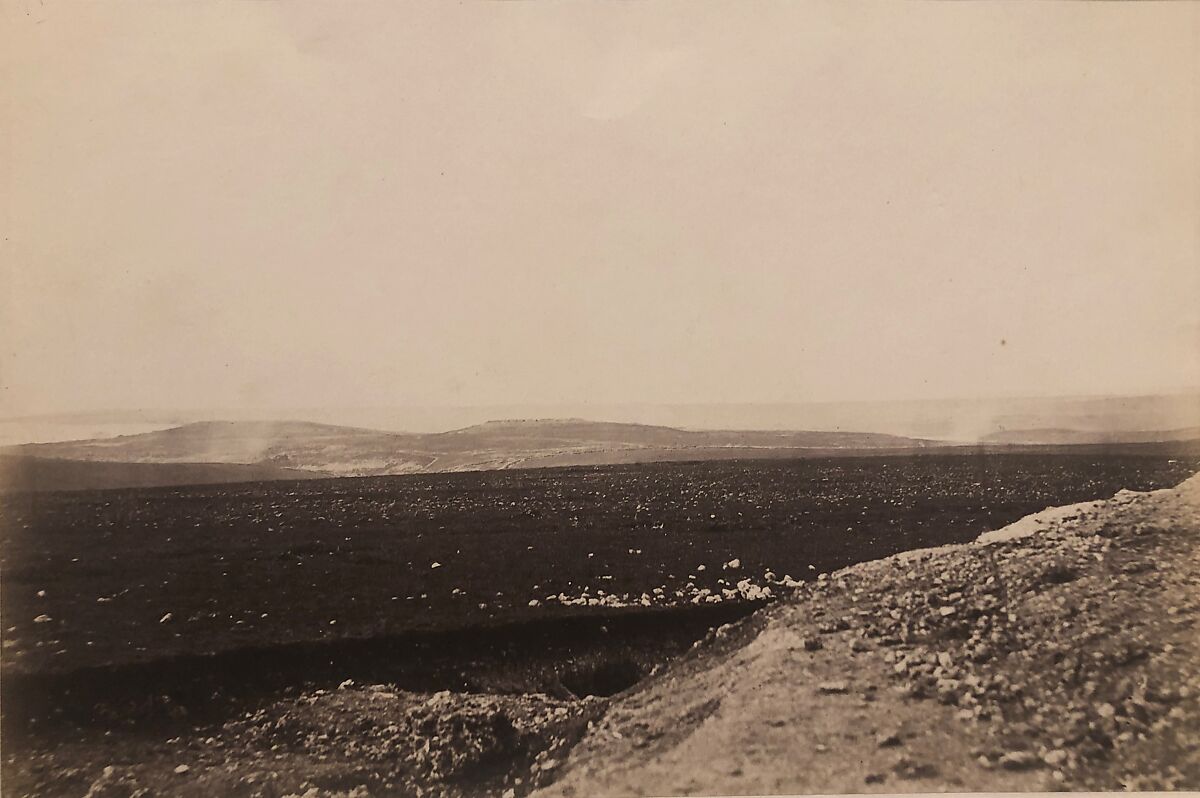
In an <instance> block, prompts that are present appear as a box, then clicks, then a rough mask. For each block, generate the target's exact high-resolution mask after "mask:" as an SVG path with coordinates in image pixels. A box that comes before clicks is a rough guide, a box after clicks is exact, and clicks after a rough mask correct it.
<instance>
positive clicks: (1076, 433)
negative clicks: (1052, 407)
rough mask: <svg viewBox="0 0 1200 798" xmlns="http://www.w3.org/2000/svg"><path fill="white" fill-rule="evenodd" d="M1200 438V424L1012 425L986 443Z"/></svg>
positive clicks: (1074, 443) (1104, 441)
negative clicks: (1148, 426) (1144, 427)
mask: <svg viewBox="0 0 1200 798" xmlns="http://www.w3.org/2000/svg"><path fill="white" fill-rule="evenodd" d="M1195 440H1200V427H1185V428H1183V429H1170V430H1111V431H1096V430H1081V429H1060V428H1049V429H1012V430H1003V431H1001V432H995V433H992V434H991V435H987V436H985V437H984V438H983V440H982V443H985V444H1005V445H1018V444H1034V445H1071V446H1074V445H1083V444H1096V443H1176V442H1180V441H1195Z"/></svg>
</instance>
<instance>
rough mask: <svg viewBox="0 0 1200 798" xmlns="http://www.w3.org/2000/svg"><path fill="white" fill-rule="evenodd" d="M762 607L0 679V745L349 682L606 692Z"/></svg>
mask: <svg viewBox="0 0 1200 798" xmlns="http://www.w3.org/2000/svg"><path fill="white" fill-rule="evenodd" d="M761 606H763V604H762V603H761V602H741V603H733V602H727V603H723V604H720V605H707V606H688V607H678V608H665V609H663V608H654V609H641V608H636V609H635V608H628V609H623V610H614V611H609V612H604V613H597V612H591V613H587V614H581V615H579V616H574V617H560V618H551V619H539V620H534V621H525V622H515V623H507V624H503V625H497V626H491V627H468V628H461V629H450V630H442V631H436V632H429V631H422V632H410V633H405V634H400V635H395V636H388V637H377V638H370V639H348V640H338V641H325V642H320V643H304V644H289V645H283V646H272V647H262V648H254V647H250V648H243V649H237V650H231V651H226V652H222V653H218V654H212V655H207V656H181V657H173V658H167V659H161V660H153V661H148V662H139V663H132V664H124V665H119V666H106V667H93V668H86V669H79V670H75V671H68V672H63V673H29V674H11V673H10V674H8V675H6V676H5V678H4V679H3V682H2V683H0V703H2V704H3V706H4V710H5V711H4V713H3V719H2V723H3V726H2V727H0V731H2V733H3V737H4V744H5V746H9V745H15V746H16V747H18V748H20V747H22V744H23V743H29V744H31V745H45V744H53V743H54V742H56V741H57V740H62V739H71V738H74V737H76V736H78V735H79V734H81V733H86V732H101V733H103V732H109V733H119V734H148V735H161V734H164V733H166V734H169V733H171V731H172V730H173V729H184V728H195V727H196V726H198V725H205V724H213V723H221V722H223V721H224V720H227V719H228V718H230V717H232V716H234V715H235V714H236V713H239V712H242V711H245V710H246V709H249V708H253V707H255V706H258V705H261V704H264V703H267V702H270V701H272V700H277V699H278V698H280V697H284V696H288V695H295V694H298V693H299V692H301V691H306V690H314V689H330V688H334V687H336V686H337V685H338V684H340V683H342V682H343V681H345V680H347V679H349V680H352V681H354V682H356V683H359V684H376V683H378V684H390V685H393V686H395V687H397V688H399V689H403V690H411V691H414V692H436V691H440V690H449V691H452V692H473V693H499V694H519V693H546V694H549V695H551V696H554V697H557V698H561V699H567V700H574V699H581V698H584V697H587V696H599V697H608V696H612V695H615V694H617V693H619V692H621V691H623V690H626V689H628V688H630V687H633V686H634V685H636V684H637V683H638V682H639V681H641V680H642V679H643V678H644V677H645V676H646V675H647V674H649V673H650V671H651V670H652V669H653V668H654V667H655V666H657V665H661V664H663V663H665V662H667V661H669V660H670V659H672V658H673V657H675V656H677V655H678V654H680V653H682V652H684V651H686V650H687V649H688V648H690V647H691V645H692V644H693V643H694V642H695V641H697V640H699V639H701V638H702V637H704V636H705V634H706V633H707V632H708V631H709V630H711V629H713V628H715V627H717V626H720V625H723V624H726V623H730V622H733V621H737V620H740V619H741V618H744V617H746V616H748V615H749V614H751V613H752V612H753V611H755V610H756V609H758V608H760V607H761Z"/></svg>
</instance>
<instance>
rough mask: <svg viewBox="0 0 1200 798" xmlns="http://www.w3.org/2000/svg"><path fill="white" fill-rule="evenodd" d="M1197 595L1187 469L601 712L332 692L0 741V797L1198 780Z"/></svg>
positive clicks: (801, 624)
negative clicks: (21, 745)
mask: <svg viewBox="0 0 1200 798" xmlns="http://www.w3.org/2000/svg"><path fill="white" fill-rule="evenodd" d="M1198 587H1200V476H1197V477H1193V478H1192V479H1190V480H1189V481H1187V482H1185V483H1184V484H1183V485H1181V486H1180V487H1179V488H1176V489H1173V490H1165V491H1157V492H1154V493H1146V494H1135V493H1129V492H1122V493H1120V494H1118V495H1117V496H1116V497H1115V498H1113V499H1111V500H1108V501H1099V502H1089V503H1086V504H1081V505H1073V506H1071V507H1066V508H1057V509H1054V510H1051V511H1047V512H1045V513H1041V514H1039V515H1037V516H1031V517H1028V518H1026V519H1023V520H1022V521H1019V522H1017V523H1016V524H1014V525H1012V526H1010V527H1006V528H1005V529H1003V530H1000V531H997V532H993V533H987V534H985V535H984V536H983V537H982V538H981V539H980V540H979V541H978V542H976V543H973V544H968V545H962V546H947V547H942V548H939V549H930V550H924V551H916V552H908V553H905V554H901V555H896V556H894V557H890V558H888V559H885V560H879V561H875V562H869V563H863V564H861V565H857V566H853V567H850V568H847V569H844V570H842V571H838V572H835V573H833V574H828V575H823V576H822V577H821V578H820V579H818V580H817V581H816V582H812V583H807V584H799V585H798V586H795V587H793V588H792V589H791V590H790V593H791V598H790V600H786V601H780V602H778V603H776V604H775V605H773V606H771V607H769V608H768V609H766V610H763V611H760V612H758V613H756V614H754V615H753V616H751V617H749V618H747V619H746V620H744V621H741V622H738V623H734V624H730V625H727V626H724V627H721V628H719V629H716V630H713V632H711V633H710V634H709V636H708V637H707V638H705V639H704V640H702V641H700V642H699V643H698V644H697V645H696V646H695V647H694V648H693V649H692V651H691V652H689V653H688V654H686V655H684V656H683V657H681V658H679V659H677V660H675V661H673V662H672V663H670V664H669V665H667V666H664V667H661V668H659V669H658V670H657V672H655V673H654V674H652V675H651V676H650V677H648V678H646V679H645V680H643V681H642V682H640V683H639V684H637V685H635V686H634V687H633V688H630V689H629V690H626V691H625V692H623V693H621V694H619V695H617V696H615V697H614V698H612V699H597V698H588V699H582V700H579V699H575V698H574V697H573V696H571V695H563V696H558V697H550V696H546V695H531V694H526V695H481V694H451V693H446V692H442V693H432V694H431V693H414V692H406V691H403V690H399V689H397V688H396V687H394V686H390V685H367V686H363V685H357V684H353V683H345V684H343V685H342V686H341V687H340V688H338V689H336V690H327V691H326V690H308V691H304V692H301V693H299V694H292V695H289V696H285V697H283V698H279V699H277V700H272V701H271V702H269V703H266V704H264V705H263V706H260V707H257V708H254V709H252V710H250V711H247V712H244V713H242V714H240V715H239V716H237V717H234V718H233V719H230V720H227V721H225V722H222V723H220V724H217V725H211V726H207V727H203V726H197V727H195V728H192V729H191V732H190V733H186V734H180V735H178V736H172V737H166V738H165V739H164V737H163V736H158V737H156V736H155V735H154V734H153V733H147V734H144V735H141V736H139V737H136V738H131V737H123V738H121V739H116V738H109V737H100V736H98V735H94V736H86V735H85V736H82V737H80V739H79V740H77V741H73V742H67V743H63V744H58V745H55V746H53V747H47V748H43V749H40V750H34V751H24V752H22V754H21V756H20V757H19V758H17V757H14V756H13V755H12V754H11V753H8V752H6V754H5V759H6V762H5V772H4V775H5V785H4V788H5V789H4V794H5V795H87V796H91V797H92V798H98V797H99V796H121V798H126V797H127V796H139V795H163V794H170V795H182V796H201V795H235V796H237V795H242V796H271V797H272V798H279V797H281V796H304V797H305V798H320V797H321V796H356V797H357V798H365V796H369V795H421V796H425V795H429V796H447V798H458V797H459V796H466V795H499V796H509V797H510V798H511V797H513V796H524V795H527V794H530V793H534V794H536V795H539V796H590V795H597V794H603V795H645V794H655V795H683V794H769V793H839V792H877V791H882V792H905V791H942V790H954V791H962V790H989V791H1010V790H1016V791H1020V790H1036V789H1045V790H1062V789H1072V790H1084V789H1087V790H1107V789H1198V788H1200V657H1198V656H1197V654H1198V653H1200V652H1198V651H1197V648H1198V644H1200V640H1198V639H1197V635H1196V627H1195V624H1196V620H1197V613H1198V612H1200V590H1198V589H1197V588H1198ZM184 726H185V727H186V724H184Z"/></svg>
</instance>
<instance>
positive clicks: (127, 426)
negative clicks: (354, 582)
mask: <svg viewBox="0 0 1200 798" xmlns="http://www.w3.org/2000/svg"><path fill="white" fill-rule="evenodd" d="M569 418H575V419H582V420H586V421H596V422H616V423H633V424H649V425H660V426H669V427H677V428H681V429H694V430H721V429H724V430H793V431H796V430H815V431H845V432H876V433H885V434H892V435H904V436H909V437H918V438H932V439H937V440H946V441H957V442H968V441H974V440H977V439H979V438H982V437H984V436H986V435H989V434H992V433H997V432H1001V431H1004V430H1015V429H1046V428H1066V429H1075V430H1079V431H1092V432H1118V431H1121V432H1131V431H1148V430H1174V429H1183V428H1190V427H1196V426H1200V390H1197V391H1187V392H1180V393H1177V394H1170V395H1156V396H1127V397H1112V396H1109V397H1095V396H1092V397H1087V396H1079V397H1003V398H996V399H963V398H959V399H940V400H904V401H872V400H861V401H855V402H796V403H757V404H745V403H743V404H735V403H728V404H705V403H684V404H674V405H670V404H663V405H650V404H645V403H641V404H639V403H626V404H607V405H597V404H590V405H563V404H558V405H524V406H512V405H509V406H504V405H490V406H474V407H471V406H461V407H449V406H443V407H418V406H407V407H405V406H396V407H374V408H371V407H357V408H355V407H341V408H337V407H333V408H331V407H320V408H317V407H310V408H301V407H294V408H275V409H256V410H246V409H231V408H225V409H220V408H209V409H196V408H192V409H187V408H183V409H174V410H167V409H156V410H155V409H143V410H131V411H101V412H95V413H67V414H42V415H35V416H27V417H19V418H0V445H10V444H16V443H32V442H51V441H56V440H76V439H85V438H101V437H112V436H114V435H127V434H136V433H139V432H150V431H154V430H159V429H166V428H169V427H174V426H179V425H182V424H187V423H192V422H196V421H255V422H261V421H307V422H314V423H321V424H335V425H342V426H350V427H361V428H367V429H376V430H380V431H389V432H410V433H432V432H446V431H450V430H455V429H462V428H465V427H469V426H473V425H476V424H482V423H485V422H488V421H498V420H513V419H525V420H528V419H537V420H549V419H569Z"/></svg>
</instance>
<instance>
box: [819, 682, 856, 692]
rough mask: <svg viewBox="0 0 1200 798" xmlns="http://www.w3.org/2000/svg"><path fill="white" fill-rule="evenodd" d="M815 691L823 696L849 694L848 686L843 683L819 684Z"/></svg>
mask: <svg viewBox="0 0 1200 798" xmlns="http://www.w3.org/2000/svg"><path fill="white" fill-rule="evenodd" d="M817 691H818V692H820V693H822V694H824V695H835V694H842V693H848V692H850V685H848V684H847V683H846V682H844V681H837V682H821V683H820V684H819V685H817Z"/></svg>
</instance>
